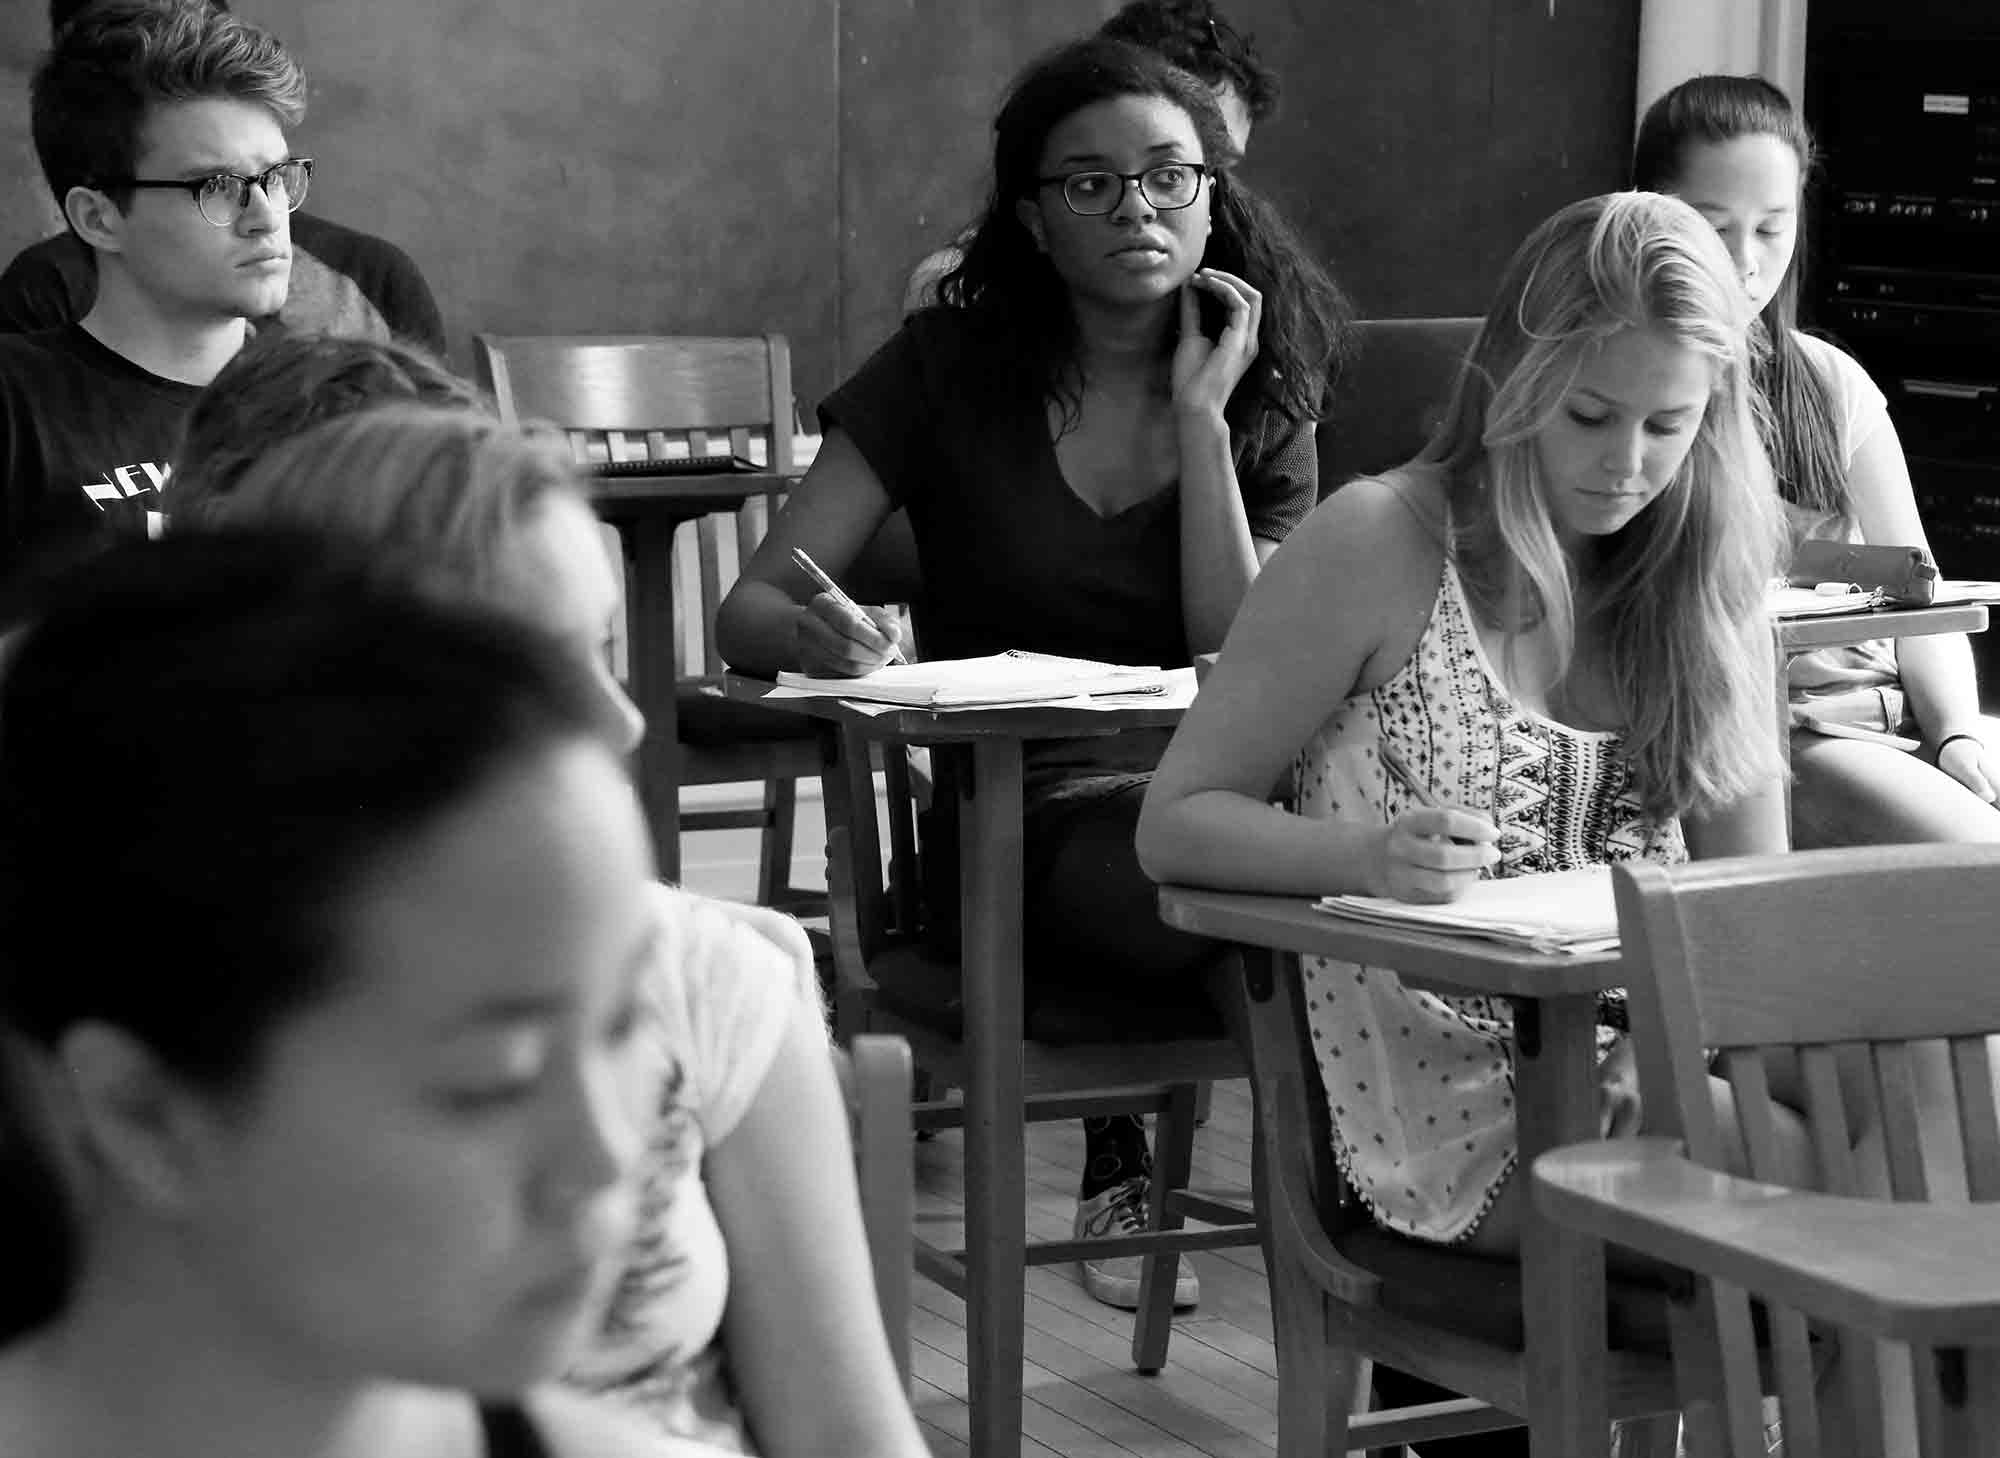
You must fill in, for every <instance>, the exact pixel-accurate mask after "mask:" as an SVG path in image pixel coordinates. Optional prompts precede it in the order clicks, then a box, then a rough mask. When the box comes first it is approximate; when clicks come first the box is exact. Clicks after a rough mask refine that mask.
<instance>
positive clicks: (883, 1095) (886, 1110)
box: [834, 1033, 917, 1386]
mask: <svg viewBox="0 0 2000 1458" xmlns="http://www.w3.org/2000/svg"><path fill="white" fill-rule="evenodd" d="M834 1061H835V1064H836V1066H837V1067H838V1069H839V1071H840V1081H841V1088H842V1091H843V1092H845V1094H846V1095H847V1112H848V1117H849V1120H850V1121H851V1125H852V1128H853V1130H854V1171H855V1176H856V1180H857V1182H858V1183H859V1185H860V1188H861V1221H862V1224H863V1226H864V1227H865V1228H866V1229H867V1232H868V1258H869V1264H870V1265H871V1266H872V1267H873V1268H874V1271H875V1296H876V1300H877V1302H878V1303H879V1304H880V1306H881V1308H882V1325H883V1327H884V1329H885V1330H886V1331H887V1332H888V1335H889V1349H890V1351H891V1352H892V1353H894V1355H895V1358H896V1370H897V1371H898V1372H900V1373H901V1374H902V1376H903V1382H904V1385H905V1386H908V1384H909V1380H910V1310H911V1297H910V1287H911V1281H912V1279H913V1274H914V1271H915V1262H916V1251H915V1221H916V1212H917V1194H916V1168H915V1166H914V1165H913V1164H912V1162H911V1160H912V1157H913V1154H912V1152H913V1149H914V1141H915V1138H916V1131H915V1129H914V1127H913V1125H912V1123H911V1118H910V1101H911V1096H912V1090H913V1087H914V1083H913V1079H914V1072H913V1068H912V1065H911V1061H910V1045H909V1044H908V1043H906V1042H905V1041H904V1040H903V1039H901V1038H894V1037H888V1036H885V1035H884V1034H881V1033H867V1034H863V1035H861V1036H859V1037H857V1038H854V1039H853V1040H852V1041H851V1043H850V1044H849V1046H848V1047H846V1048H844V1049H843V1048H838V1047H836V1048H835V1049H834Z"/></svg>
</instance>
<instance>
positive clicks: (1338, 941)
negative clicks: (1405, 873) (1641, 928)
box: [1160, 886, 1625, 997]
mask: <svg viewBox="0 0 2000 1458" xmlns="http://www.w3.org/2000/svg"><path fill="white" fill-rule="evenodd" d="M1313 899H1314V898H1312V897H1310V896H1264V895H1258V894H1255V893H1251V892H1241V891H1203V890H1197V889H1195V888H1193V887H1189V886H1162V887H1161V888H1160V916H1161V919H1162V920H1164V921H1165V922H1166V923H1167V925H1169V926H1172V927H1177V928H1179V929H1180V930H1182V931H1187V932H1194V933H1197V934H1198V935H1202V936H1210V937H1215V938H1218V939H1220V940H1223V941H1232V942H1246V943H1249V944H1251V945H1253V946H1260V947H1272V948H1275V949H1276V950H1278V951H1281V952H1297V953H1300V954H1302V955H1305V956H1319V957H1334V958H1338V959H1339V960H1341V961H1346V962H1360V963H1364V964H1366V965H1368V966H1372V967H1386V968H1388V969H1389V970H1391V971H1393V972H1394V973H1396V975H1397V976H1399V977H1402V978H1404V979H1405V980H1407V981H1410V982H1413V983H1418V984H1421V985H1423V986H1426V987H1432V988H1435V989H1436V990H1439V991H1463V992H1473V993H1483V994H1486V995H1488V996H1496V997H1572V996H1577V995H1579V994H1582V993H1594V992H1599V991H1602V990H1604V989H1606V988H1612V987H1622V986H1623V985H1624V980H1625V973H1624V967H1623V963H1622V962H1621V960H1620V958H1619V954H1618V953H1617V952H1615V951H1610V952H1592V953H1586V954H1584V955H1580V956H1579V955H1572V954H1569V953H1561V952H1556V953H1550V952H1533V951H1527V950H1524V949H1522V948H1518V947H1508V946H1503V945H1502V944H1500V943H1498V942H1493V941H1488V940H1484V939H1482V938H1479V937H1459V936H1450V935H1446V934H1443V933H1439V932H1426V931H1416V930H1406V929H1403V928H1400V927H1384V926H1373V925H1370V924H1368V923H1365V922H1358V921H1350V920H1346V919H1344V918H1341V917H1338V916H1329V915H1328V914H1327V913H1326V912H1324V911H1320V910H1317V909H1315V907H1314V906H1313Z"/></svg>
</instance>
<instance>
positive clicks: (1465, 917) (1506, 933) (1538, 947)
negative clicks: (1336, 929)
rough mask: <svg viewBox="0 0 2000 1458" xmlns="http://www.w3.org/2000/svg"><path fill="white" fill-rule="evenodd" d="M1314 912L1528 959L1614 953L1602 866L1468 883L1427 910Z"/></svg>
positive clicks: (1341, 905)
mask: <svg viewBox="0 0 2000 1458" xmlns="http://www.w3.org/2000/svg"><path fill="white" fill-rule="evenodd" d="M1316 905H1317V906H1318V908H1319V910H1321V911H1325V912H1330V913H1331V914H1333V915H1335V916H1344V917H1348V918H1351V919H1352V920H1355V921H1365V922H1369V923H1371V924H1373V925H1375V926H1399V927H1409V928H1412V929H1414V930H1419V931H1437V932H1450V933H1455V934H1458V935H1461V936H1473V937H1481V938H1484V939H1486V940H1488V941H1496V942H1504V943H1506V944H1507V945H1508V946H1511V947H1520V948H1523V949H1525V950H1528V951H1534V952H1562V953H1568V954H1571V955H1582V954H1584V953H1588V952H1609V951H1616V950H1617V947H1618V907H1617V904H1616V902H1615V901H1614V900H1613V898H1612V892H1611V867H1609V866H1584V867H1581V868H1579V869H1577V870H1574V871H1549V872H1546V873H1544V874H1542V875H1538V876H1506V877H1501V878H1497V879H1491V880H1485V881H1475V882H1473V883H1472V885H1471V886H1469V887H1467V888H1466V892H1465V894H1464V895H1463V896H1461V897H1459V898H1458V900H1456V901H1446V902H1441V903H1438V904H1435V905H1433V904H1420V903H1417V902H1414V901H1397V900H1394V899H1392V898H1390V897H1386V896H1324V897H1321V898H1320V900H1319V901H1318V902H1317V903H1316Z"/></svg>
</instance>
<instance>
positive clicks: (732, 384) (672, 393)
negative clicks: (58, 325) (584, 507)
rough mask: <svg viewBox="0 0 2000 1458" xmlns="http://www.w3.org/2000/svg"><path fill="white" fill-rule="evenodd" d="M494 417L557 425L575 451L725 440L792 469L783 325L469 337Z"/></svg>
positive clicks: (641, 451)
mask: <svg viewBox="0 0 2000 1458" xmlns="http://www.w3.org/2000/svg"><path fill="white" fill-rule="evenodd" d="M473 348H474V352H475V356H476V359H477V363H478V369H479V377H480V381H481V383H483V384H484V385H485V386H486V387H487V389H489V390H491V391H492V393H493V398H494V401H495V402H496V403H497V404H498V406H499V407H500V415H501V418H502V419H505V420H508V421H517V420H540V421H545V422H547V423H549V424H551V425H554V426H556V427H557V428H559V429H561V430H563V431H564V432H566V433H567V434H568V436H569V438H570V444H571V449H572V450H573V451H574V452H575V454H576V458H577V459H578V460H579V461H624V460H645V459H648V458H653V459H666V458H671V457H675V456H707V455H717V454H720V453H721V452H722V451H723V450H724V449H725V448H726V449H728V450H730V451H733V452H735V453H736V454H737V455H740V456H744V457H746V458H748V459H750V460H754V461H756V462H757V464H758V465H760V466H762V467H764V468H765V469H766V470H768V471H771V472H774V473H775V474H778V475H788V474H790V472H791V469H792V359H791V350H790V349H789V347H788V346H787V345H786V343H785V337H784V335H782V334H761V335H743V336H704V335H686V336H678V335H665V334H660V335H654V334H551V335H499V334H478V335H474V336H473Z"/></svg>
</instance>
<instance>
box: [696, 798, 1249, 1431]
mask: <svg viewBox="0 0 2000 1458" xmlns="http://www.w3.org/2000/svg"><path fill="white" fill-rule="evenodd" d="M818 812H819V806H818V804H817V803H816V802H814V801H811V800H805V799H802V800H801V801H800V804H799V816H798V825H797V830H796V843H797V845H798V846H799V847H800V853H799V855H798V856H797V858H796V859H795V861H794V866H793V884H794V885H801V886H807V885H824V884H825V872H826V863H825V858H824V856H823V855H820V854H819V853H818V850H817V848H818V847H820V846H823V845H824V844H825V835H824V831H823V827H822V824H821V822H820V820H819V814H818ZM756 853H757V841H756V836H755V833H754V832H750V831H711V832H706V833H703V834H698V835H690V836H686V837H684V839H683V857H684V862H685V864H684V866H683V880H684V882H685V884H687V885H688V886H690V887H692V888H694V889H695V890H698V891H705V892H708V893H710V894H712V895H718V896H728V897H733V898H738V899H744V898H748V897H749V896H750V895H751V894H752V892H753V889H754V886H755V878H756ZM1028 1150H1029V1167H1028V1233H1029V1235H1030V1237H1031V1238H1033V1237H1042V1238H1051V1239H1057V1238H1065V1237H1067V1236H1068V1235H1069V1234H1070V1222H1071V1218H1072V1216H1073V1214H1074V1212H1075V1208H1076V1189H1077V1176H1078V1173H1079V1171H1080V1170H1081V1169H1082V1166H1083V1131H1082V1126H1081V1125H1079V1124H1077V1123H1074V1122H1069V1123H1061V1124H1042V1125H1038V1126H1036V1127H1035V1128H1033V1129H1031V1130H1030V1131H1029V1136H1028ZM962 1159H963V1147H962V1145H961V1143H960V1136H959V1135H958V1134H957V1133H956V1132H955V1131H953V1132H946V1133H942V1134H939V1135H938V1136H937V1137H936V1138H935V1139H932V1140H927V1141H924V1142H922V1143H920V1144H918V1146H917V1225H918V1233H919V1235H921V1236H923V1237H925V1238H927V1239H930V1240H933V1241H936V1242H938V1243H940V1244H945V1245H962V1244H963V1243H964V1239H963V1237H964V1227H963V1223H962V1222H963V1220H964V1201H963V1196H962V1179H961V1172H962ZM1193 1183H1194V1185H1195V1187H1196V1188H1197V1189H1201V1190H1211V1191H1217V1192H1225V1191H1226V1192H1231V1193H1235V1194H1238V1195H1240V1194H1241V1193H1242V1192H1244V1191H1247V1190H1248V1189H1249V1187H1250V1103H1249V1094H1248V1091H1247V1089H1246V1088H1245V1087H1244V1085H1243V1084H1242V1082H1241V1081H1232V1082H1228V1083H1222V1084H1218V1085H1216V1089H1215V1094H1214V1098H1213V1101H1212V1107H1211V1110H1210V1115H1209V1121H1208V1123H1207V1125H1206V1126H1205V1127H1204V1128H1202V1130H1201V1131H1200V1133H1199V1134H1198V1136H1197V1137H1196V1140H1195V1168H1194V1180H1193ZM1187 1259H1190V1260H1192V1262H1193V1264H1194V1268H1195V1271H1196V1272H1197V1274H1198V1275H1199V1276H1200V1278H1201V1304H1200V1305H1199V1306H1198V1307H1197V1308H1195V1309H1194V1310H1193V1311H1190V1312H1183V1313H1181V1314H1179V1315H1178V1316H1176V1318H1175V1320H1174V1335H1173V1342H1172V1345H1171V1347H1170V1348H1169V1350H1168V1354H1167V1365H1166V1367H1165V1368H1164V1369H1163V1370H1162V1371H1161V1372H1160V1373H1159V1374H1158V1375H1157V1376H1153V1377H1142V1376H1140V1375H1139V1374H1138V1373H1137V1372H1135V1371H1133V1370H1132V1364H1131V1353H1130V1348H1131V1342H1132V1317H1131V1314H1130V1313H1129V1312H1124V1311H1118V1310H1115V1309H1113V1308H1112V1307H1108V1306H1101V1305H1099V1304H1098V1303H1097V1302H1096V1301H1094V1300H1092V1299H1091V1298H1090V1297H1089V1296H1088V1295H1086V1294H1085V1293H1084V1290H1083V1287H1082V1285H1081V1283H1080V1280H1079V1278H1078V1275H1077V1271H1076V1268H1075V1267H1074V1266H1044V1267H1040V1268H1038V1269H1032V1270H1030V1271H1029V1272H1028V1302H1027V1366H1026V1370H1025V1372H1024V1374H1023V1396H1024V1398H1025V1403H1024V1411H1023V1416H1022V1438H1021V1451H1022V1454H1023V1455H1024V1458H1050V1455H1063V1458H1133V1455H1137V1458H1267V1455H1269V1454H1271V1453H1272V1452H1274V1451H1275V1449H1276V1445H1277V1432H1278V1426H1277V1425H1278V1419H1277V1404H1278V1379H1277V1363H1276V1360H1275V1358H1274V1356H1273V1353H1272V1347H1271V1301H1270V1295H1269V1292H1268V1291H1267V1289H1266V1288H1265V1284H1264V1263H1263V1258H1262V1257H1261V1255H1260V1254H1259V1253H1258V1252H1257V1251H1256V1250H1254V1249H1246V1250H1226V1251H1214V1252H1208V1251H1205V1252H1202V1253H1201V1254H1199V1255H1196V1256H1192V1257H1187ZM915 1299H916V1311H915V1313H914V1317H913V1320H912V1324H911V1335H912V1338H913V1353H912V1363H911V1365H912V1368H913V1375H914V1378H915V1383H914V1387H915V1391H914V1397H915V1403H916V1409H917V1416H918V1418H919V1420H920V1421H921V1422H922V1423H923V1426H924V1434H925V1436H926V1437H927V1438H928V1439H929V1441H930V1445H931V1451H932V1452H933V1453H934V1454H935V1455H937V1458H960V1455H963V1454H964V1453H965V1452H966V1442H965V1440H966V1433H967V1431H968V1423H967V1407H966V1377H965V1304H964V1302H962V1301H960V1300H959V1299H958V1298H956V1297H954V1296H951V1295H948V1294H947V1293H946V1292H945V1291H944V1290H942V1289H941V1288H940V1287H937V1286H934V1285H932V1284H931V1283H929V1282H927V1281H921V1280H920V1281H918V1282H917V1284H916V1292H915Z"/></svg>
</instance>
